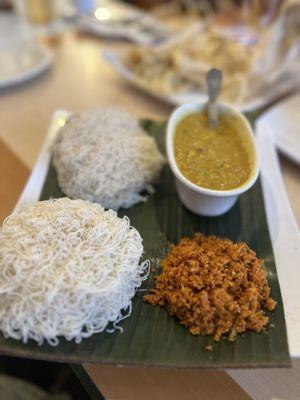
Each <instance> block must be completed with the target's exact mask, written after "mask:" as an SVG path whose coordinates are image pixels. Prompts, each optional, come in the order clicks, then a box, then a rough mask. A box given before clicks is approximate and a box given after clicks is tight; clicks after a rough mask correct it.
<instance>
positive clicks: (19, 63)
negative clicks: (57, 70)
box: [0, 45, 53, 88]
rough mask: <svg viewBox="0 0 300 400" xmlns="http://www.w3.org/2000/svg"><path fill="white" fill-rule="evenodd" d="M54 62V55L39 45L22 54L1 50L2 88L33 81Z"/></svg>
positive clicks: (0, 85)
mask: <svg viewBox="0 0 300 400" xmlns="http://www.w3.org/2000/svg"><path fill="white" fill-rule="evenodd" d="M52 61H53V53H52V51H51V50H49V49H48V48H46V47H42V46H39V45H34V46H28V47H27V48H26V49H24V48H23V49H22V51H21V52H20V51H19V50H18V49H16V51H15V52H14V51H9V52H7V51H5V52H4V51H2V52H1V50H0V88H5V87H8V86H11V85H16V84H18V83H21V82H24V81H27V80H29V79H32V78H34V77H36V76H38V75H40V74H41V73H42V72H44V71H45V70H46V69H47V68H49V67H50V65H51V64H52Z"/></svg>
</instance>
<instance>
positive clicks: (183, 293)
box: [144, 233, 276, 341]
mask: <svg viewBox="0 0 300 400" xmlns="http://www.w3.org/2000/svg"><path fill="white" fill-rule="evenodd" d="M262 264H263V262H262V260H260V259H259V258H257V257H256V254H255V252H254V251H253V250H251V249H250V248H249V247H248V246H247V244H245V243H234V242H232V241H231V240H229V239H221V238H217V237H215V236H207V237H206V236H204V235H202V234H199V233H196V234H195V235H194V237H193V238H183V239H181V240H180V242H179V244H177V245H175V246H173V247H172V249H171V251H170V252H169V253H168V254H167V256H166V257H165V258H164V259H163V260H162V262H161V266H162V272H161V274H160V275H159V276H157V278H156V284H155V288H154V289H151V290H150V293H149V294H147V295H146V296H144V300H145V301H147V302H149V303H151V304H153V305H159V306H166V308H167V310H168V312H169V313H170V315H172V316H176V317H177V318H178V319H179V320H180V323H181V324H183V325H184V326H186V327H187V328H188V329H189V331H190V332H191V333H192V334H193V335H212V336H213V338H214V340H216V341H219V340H220V338H221V336H222V335H223V334H225V333H229V337H228V340H230V341H233V340H235V338H236V335H237V333H241V332H244V331H246V330H248V329H250V330H254V331H256V332H260V331H261V330H262V329H263V328H264V327H265V326H266V325H267V323H268V317H267V315H266V314H265V311H264V310H265V309H266V310H269V311H271V310H273V309H274V308H275V306H276V302H275V301H274V300H273V299H271V298H270V296H269V295H270V288H269V286H268V282H267V279H266V274H265V271H264V269H263V267H262Z"/></svg>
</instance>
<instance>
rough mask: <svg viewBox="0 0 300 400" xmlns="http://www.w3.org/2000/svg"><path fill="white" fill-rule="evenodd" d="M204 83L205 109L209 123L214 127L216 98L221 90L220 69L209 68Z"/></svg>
mask: <svg viewBox="0 0 300 400" xmlns="http://www.w3.org/2000/svg"><path fill="white" fill-rule="evenodd" d="M206 83H207V91H208V102H207V111H208V119H209V123H210V125H211V126H212V127H213V128H216V126H217V121H218V105H217V98H218V97H219V94H220V92H221V86H222V71H221V70H219V69H215V68H213V69H210V70H209V71H208V73H207V74H206Z"/></svg>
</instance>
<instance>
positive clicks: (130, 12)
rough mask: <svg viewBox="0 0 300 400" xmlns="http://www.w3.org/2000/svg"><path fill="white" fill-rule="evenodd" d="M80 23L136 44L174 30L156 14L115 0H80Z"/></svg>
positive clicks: (157, 39) (154, 40) (164, 36)
mask: <svg viewBox="0 0 300 400" xmlns="http://www.w3.org/2000/svg"><path fill="white" fill-rule="evenodd" d="M77 3H78V4H77V16H76V18H77V25H78V26H79V28H80V29H82V30H84V31H86V32H89V33H91V34H94V35H98V36H102V37H108V38H116V39H120V38H121V39H127V40H129V41H131V42H133V43H136V44H142V45H154V44H157V43H160V42H162V41H164V40H166V39H167V38H168V37H169V36H170V34H171V32H170V31H169V30H168V29H167V28H166V27H165V26H164V24H163V23H162V22H161V21H159V20H158V19H157V18H155V17H153V16H151V15H150V14H149V13H146V12H143V11H141V10H140V9H139V8H137V7H134V6H132V5H129V4H126V3H123V2H119V1H115V0H98V1H96V2H92V3H91V4H90V2H89V1H88V2H87V4H85V2H78V1H77Z"/></svg>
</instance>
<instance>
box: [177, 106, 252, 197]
mask: <svg viewBox="0 0 300 400" xmlns="http://www.w3.org/2000/svg"><path fill="white" fill-rule="evenodd" d="M245 130H246V127H245V124H244V121H243V120H242V119H241V118H240V117H239V116H237V115H227V114H222V115H219V117H218V124H217V127H216V128H213V127H211V126H210V124H209V120H208V116H207V112H206V111H203V112H199V113H194V114H190V115H188V116H186V117H185V118H183V119H182V120H181V121H180V122H179V123H178V125H177V127H176V131H175V137H174V154H175V160H176V163H177V165H178V167H179V169H180V171H181V173H182V174H183V175H184V176H185V177H186V178H187V179H188V180H190V181H191V182H192V183H194V184H196V185H198V186H202V187H204V188H208V189H214V190H231V189H235V188H237V187H239V186H241V185H242V184H243V183H245V181H246V180H247V179H248V178H249V175H250V172H251V168H252V165H251V164H252V161H251V152H250V149H249V145H248V146H247V144H249V141H247V140H243V139H244V138H245V136H246V135H243V132H244V133H245Z"/></svg>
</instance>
